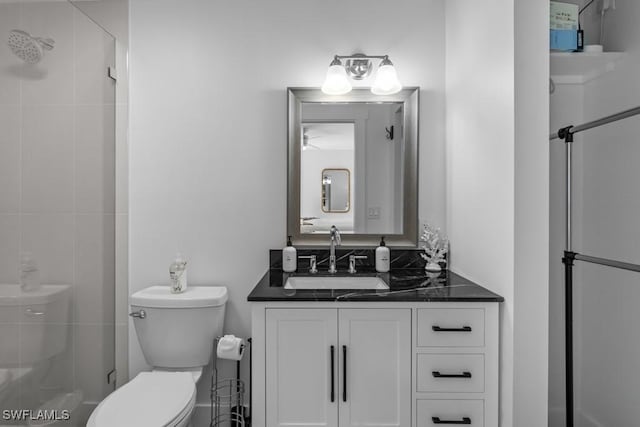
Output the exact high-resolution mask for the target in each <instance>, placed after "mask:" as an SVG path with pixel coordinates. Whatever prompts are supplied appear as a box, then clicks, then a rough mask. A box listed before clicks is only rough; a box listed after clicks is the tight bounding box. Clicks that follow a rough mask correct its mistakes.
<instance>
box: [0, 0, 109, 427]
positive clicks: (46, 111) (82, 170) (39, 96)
mask: <svg viewBox="0 0 640 427" xmlns="http://www.w3.org/2000/svg"><path fill="white" fill-rule="evenodd" d="M0 38H2V39H3V40H2V42H1V43H0V425H5V426H9V425H11V426H15V425H51V426H54V425H55V426H84V425H85V424H86V420H87V418H88V416H89V414H90V413H91V411H92V410H93V408H94V407H95V405H96V404H97V403H98V402H100V401H101V400H102V399H103V398H104V397H105V396H106V395H107V394H108V393H109V392H111V391H112V390H113V387H114V381H115V378H112V377H113V375H109V373H110V372H111V371H113V369H114V365H115V361H114V356H115V351H114V350H115V348H114V347H115V342H114V316H115V310H114V304H115V302H114V301H115V81H113V80H112V79H111V78H109V75H108V68H109V67H110V66H113V65H114V62H115V58H114V55H115V41H114V39H113V37H112V36H111V35H110V34H108V33H107V32H105V31H104V30H103V29H102V28H100V27H99V26H98V25H96V24H95V23H94V22H93V21H92V20H90V19H89V18H88V17H87V16H85V15H84V14H83V13H82V12H80V11H79V10H78V9H77V8H76V7H74V6H73V5H72V4H71V3H69V2H67V1H54V2H52V1H11V2H2V3H0Z"/></svg>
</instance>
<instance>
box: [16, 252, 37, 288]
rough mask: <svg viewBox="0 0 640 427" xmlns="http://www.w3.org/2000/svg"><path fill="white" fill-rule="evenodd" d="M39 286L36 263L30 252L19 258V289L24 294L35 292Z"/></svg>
mask: <svg viewBox="0 0 640 427" xmlns="http://www.w3.org/2000/svg"><path fill="white" fill-rule="evenodd" d="M40 286H41V283H40V272H39V271H38V263H37V262H36V260H35V258H33V256H32V255H31V252H25V253H23V254H22V257H20V288H21V289H22V290H23V291H25V292H30V291H37V290H38V289H40Z"/></svg>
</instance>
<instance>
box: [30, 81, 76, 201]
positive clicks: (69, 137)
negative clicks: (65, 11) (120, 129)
mask: <svg viewBox="0 0 640 427" xmlns="http://www.w3.org/2000/svg"><path fill="white" fill-rule="evenodd" d="M23 86H28V85H27V84H25V85H23ZM73 183H74V152H73V106H71V105H56V106H53V105H47V106H24V107H23V108H22V212H28V213H60V212H73V211H74V201H73Z"/></svg>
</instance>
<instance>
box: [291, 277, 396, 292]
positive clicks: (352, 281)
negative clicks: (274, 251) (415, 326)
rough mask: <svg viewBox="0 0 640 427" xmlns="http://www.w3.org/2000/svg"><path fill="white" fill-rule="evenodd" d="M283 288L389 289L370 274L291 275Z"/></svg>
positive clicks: (380, 280) (382, 281)
mask: <svg viewBox="0 0 640 427" xmlns="http://www.w3.org/2000/svg"><path fill="white" fill-rule="evenodd" d="M284 288H285V289H379V290H384V289H389V285H387V284H386V283H385V282H384V280H382V279H380V278H379V277H371V276H352V277H345V276H292V277H289V278H288V279H287V282H286V283H285V285H284Z"/></svg>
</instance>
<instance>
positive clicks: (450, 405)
mask: <svg viewBox="0 0 640 427" xmlns="http://www.w3.org/2000/svg"><path fill="white" fill-rule="evenodd" d="M417 403H418V404H417V411H416V412H417V414H416V419H417V423H416V426H417V427H433V426H450V425H467V426H472V427H483V426H484V401H483V400H418V401H417Z"/></svg>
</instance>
